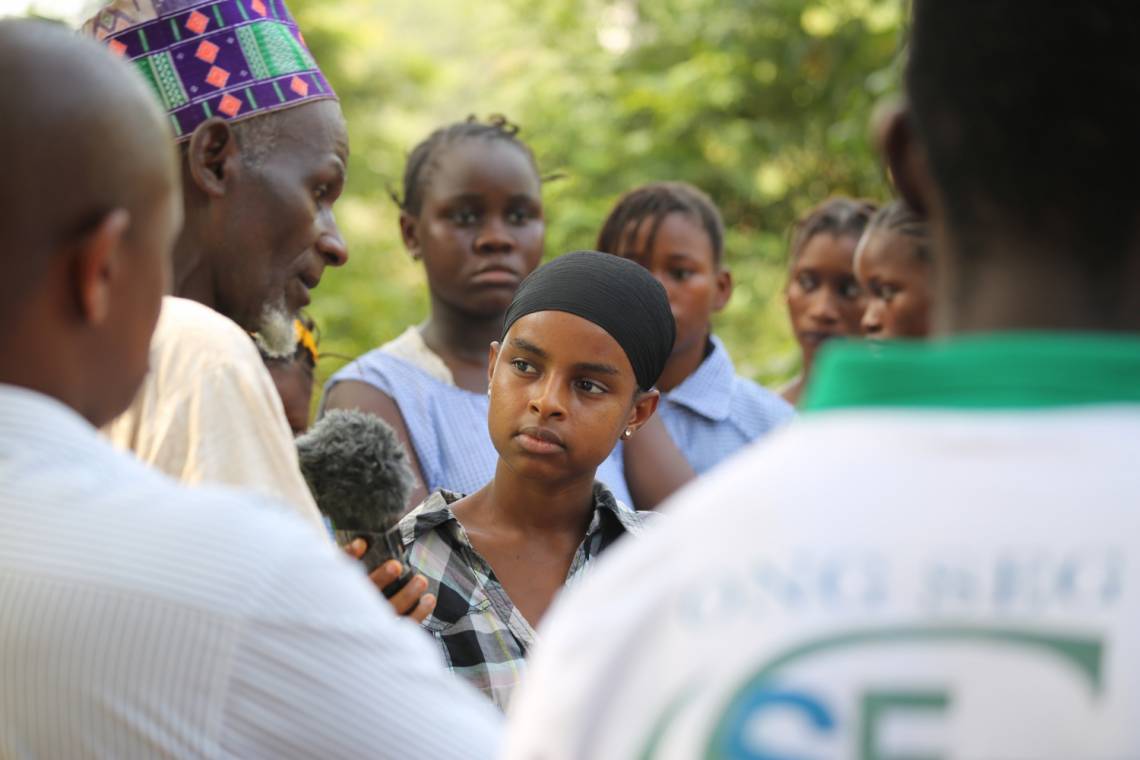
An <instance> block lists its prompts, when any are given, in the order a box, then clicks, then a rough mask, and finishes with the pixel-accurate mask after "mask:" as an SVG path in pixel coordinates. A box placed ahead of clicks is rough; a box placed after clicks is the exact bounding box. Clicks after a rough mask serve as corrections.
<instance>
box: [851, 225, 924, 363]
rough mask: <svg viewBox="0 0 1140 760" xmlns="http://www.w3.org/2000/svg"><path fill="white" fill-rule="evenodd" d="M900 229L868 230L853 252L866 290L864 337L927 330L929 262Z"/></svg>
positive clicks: (915, 334)
mask: <svg viewBox="0 0 1140 760" xmlns="http://www.w3.org/2000/svg"><path fill="white" fill-rule="evenodd" d="M917 245H918V244H917V243H916V241H915V240H914V238H911V237H909V236H907V235H905V234H903V233H901V232H897V231H894V230H887V229H878V230H872V231H871V232H869V233H867V234H866V235H864V236H863V239H862V240H861V241H860V242H859V249H858V250H857V251H856V252H855V274H856V275H857V276H858V278H859V284H860V286H861V287H862V288H863V291H864V292H865V293H866V294H867V296H866V298H867V309H866V311H864V312H863V322H862V328H863V334H864V335H865V336H867V337H868V338H876V339H882V340H887V339H891V338H925V337H926V336H927V335H929V334H930V284H929V282H928V281H929V279H930V264H929V263H928V262H926V261H923V260H922V259H921V258H919V255H918V252H917V250H916V248H917Z"/></svg>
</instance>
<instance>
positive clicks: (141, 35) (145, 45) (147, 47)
mask: <svg viewBox="0 0 1140 760" xmlns="http://www.w3.org/2000/svg"><path fill="white" fill-rule="evenodd" d="M139 42H140V43H141V44H142V49H143V52H144V53H149V52H150V43H149V42H148V41H147V39H146V30H145V29H139Z"/></svg>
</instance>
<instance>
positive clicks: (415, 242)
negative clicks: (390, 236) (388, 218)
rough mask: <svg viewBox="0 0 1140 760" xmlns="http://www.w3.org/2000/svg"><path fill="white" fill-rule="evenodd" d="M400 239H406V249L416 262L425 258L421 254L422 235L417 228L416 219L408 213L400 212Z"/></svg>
mask: <svg viewBox="0 0 1140 760" xmlns="http://www.w3.org/2000/svg"><path fill="white" fill-rule="evenodd" d="M400 237H402V238H403V239H404V248H406V249H408V255H410V256H411V257H412V259H413V260H414V261H419V260H420V259H421V258H423V254H421V253H420V233H419V230H418V229H417V226H416V217H414V216H412V215H411V214H409V213H408V212H407V211H401V212H400Z"/></svg>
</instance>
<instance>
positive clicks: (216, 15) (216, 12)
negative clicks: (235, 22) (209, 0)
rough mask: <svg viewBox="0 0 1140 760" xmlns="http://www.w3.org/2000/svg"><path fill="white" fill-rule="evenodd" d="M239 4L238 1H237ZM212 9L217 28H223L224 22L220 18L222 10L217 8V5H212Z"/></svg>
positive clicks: (224, 26)
mask: <svg viewBox="0 0 1140 760" xmlns="http://www.w3.org/2000/svg"><path fill="white" fill-rule="evenodd" d="M239 5H240V3H239ZM213 11H214V20H215V21H217V22H218V28H219V29H225V28H226V22H225V20H224V19H223V18H222V12H221V11H220V10H219V9H218V6H217V5H215V6H214V8H213Z"/></svg>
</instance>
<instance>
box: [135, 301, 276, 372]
mask: <svg viewBox="0 0 1140 760" xmlns="http://www.w3.org/2000/svg"><path fill="white" fill-rule="evenodd" d="M151 350H152V353H153V354H155V356H154V357H153V360H154V361H156V363H158V364H159V365H161V364H162V363H163V360H164V359H169V358H171V357H175V356H176V357H177V358H178V359H179V364H182V363H185V362H191V363H194V364H198V365H201V366H202V367H206V366H226V365H232V364H234V363H237V364H238V365H239V366H240V365H251V364H255V363H256V364H258V365H260V364H261V357H260V355H259V354H258V353H257V348H256V347H255V346H254V344H253V340H252V339H251V338H250V336H249V334H248V333H246V332H245V330H243V329H242V328H241V327H240V326H239V325H238V324H237V323H236V322H234V321H233V320H232V319H230V318H229V317H227V316H225V315H223V314H220V313H219V312H216V311H214V310H213V309H211V308H210V307H208V306H204V305H202V304H200V303H198V302H196V301H191V300H189V299H186V298H175V297H173V296H167V297H166V298H164V299H163V301H162V313H161V314H160V315H159V321H158V326H157V328H156V329H155V333H154V338H153V340H152V342H151Z"/></svg>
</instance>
